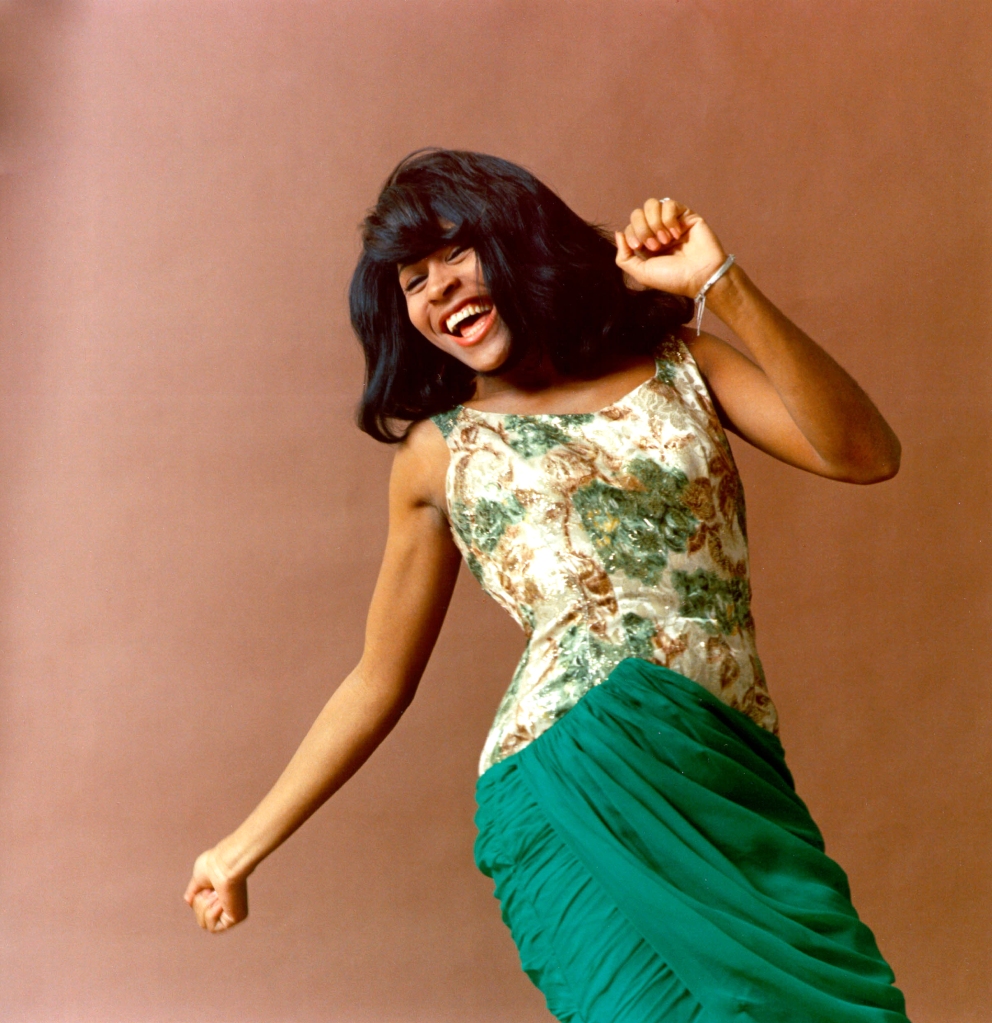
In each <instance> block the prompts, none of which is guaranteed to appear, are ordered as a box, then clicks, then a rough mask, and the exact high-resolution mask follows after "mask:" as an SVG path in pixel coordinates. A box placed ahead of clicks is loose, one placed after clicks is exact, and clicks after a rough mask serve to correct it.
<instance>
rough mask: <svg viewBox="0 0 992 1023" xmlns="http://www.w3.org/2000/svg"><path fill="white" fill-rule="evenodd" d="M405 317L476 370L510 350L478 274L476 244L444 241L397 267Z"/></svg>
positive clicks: (489, 368)
mask: <svg viewBox="0 0 992 1023" xmlns="http://www.w3.org/2000/svg"><path fill="white" fill-rule="evenodd" d="M399 275H400V287H401V288H402V289H403V294H404V296H405V298H406V308H407V312H408V314H409V316H410V322H411V323H412V324H413V325H414V326H415V327H416V328H417V330H419V331H420V333H421V334H423V335H424V337H426V338H427V340H428V341H430V343H431V344H433V345H437V347H438V348H440V349H441V350H442V351H445V352H447V353H448V354H449V355H453V356H454V357H455V358H456V359H458V360H459V362H464V363H465V365H466V366H470V367H471V368H472V369H474V370H476V371H477V372H479V373H492V372H494V371H496V370H497V369H499V367H500V366H501V365H502V364H503V363H504V362H505V361H506V357H507V356H508V355H509V354H510V332H509V330H508V329H507V327H506V324H505V323H503V321H502V320H501V319H500V317H499V313H497V312H496V307H495V306H494V305H493V303H492V299H491V298H490V297H489V292H488V291H487V290H486V285H485V283H484V282H483V280H482V267H481V266H480V265H479V262H478V260H477V259H476V256H475V249H470V248H465V247H463V246H458V245H446V246H445V247H444V248H442V249H438V250H437V251H436V252H432V253H431V254H430V255H429V256H426V257H424V258H423V259H420V260H417V262H415V263H406V264H403V265H401V266H400V267H399Z"/></svg>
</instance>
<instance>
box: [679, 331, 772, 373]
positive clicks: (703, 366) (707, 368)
mask: <svg viewBox="0 0 992 1023" xmlns="http://www.w3.org/2000/svg"><path fill="white" fill-rule="evenodd" d="M679 337H680V338H681V340H682V341H683V343H684V344H685V346H686V348H688V349H689V351H690V352H691V353H692V357H693V359H695V360H696V365H697V366H698V367H699V371H700V372H701V373H702V374H703V376H704V377H710V376H713V375H714V374H716V373H719V372H720V371H721V369H724V370H726V369H727V368H729V367H737V368H738V369H741V368H743V367H744V366H750V367H753V368H754V369H758V366H757V365H756V364H755V363H753V362H752V361H751V360H750V359H749V358H748V357H747V356H746V355H744V354H743V353H742V352H740V351H738V350H737V349H736V348H734V346H733V345H731V344H728V343H727V342H726V341H724V340H723V339H722V338H719V337H716V336H715V335H714V334H707V333H706V332H705V331H703V333H701V334H697V333H696V332H695V331H694V330H693V329H692V328H691V327H686V326H684V327H681V328H680V329H679ZM759 372H760V370H759Z"/></svg>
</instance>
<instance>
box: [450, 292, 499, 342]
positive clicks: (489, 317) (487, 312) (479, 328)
mask: <svg viewBox="0 0 992 1023" xmlns="http://www.w3.org/2000/svg"><path fill="white" fill-rule="evenodd" d="M495 315H496V310H495V308H494V307H493V305H492V303H490V302H486V301H478V302H467V303H466V304H465V305H463V306H461V308H459V309H456V310H455V311H454V312H453V313H451V315H450V316H448V318H447V319H446V320H445V321H444V332H445V333H446V334H450V335H451V336H452V337H453V338H454V339H455V340H456V341H458V342H459V343H461V344H472V343H474V342H475V341H478V340H479V339H480V338H481V337H482V335H483V334H485V332H486V331H487V330H488V329H489V327H490V325H491V324H492V322H493V320H494V319H495Z"/></svg>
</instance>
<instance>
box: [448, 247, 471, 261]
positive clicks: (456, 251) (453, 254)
mask: <svg viewBox="0 0 992 1023" xmlns="http://www.w3.org/2000/svg"><path fill="white" fill-rule="evenodd" d="M466 252H468V249H467V248H466V247H465V246H464V245H456V246H455V247H454V248H453V249H452V250H451V251H450V252H449V253H448V262H449V263H453V262H454V261H455V260H456V259H461V257H462V256H464V255H465V253H466Z"/></svg>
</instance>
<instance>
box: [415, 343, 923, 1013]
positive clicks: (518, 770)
mask: <svg viewBox="0 0 992 1023" xmlns="http://www.w3.org/2000/svg"><path fill="white" fill-rule="evenodd" d="M655 367H656V368H655V374H654V376H653V377H652V378H651V379H649V380H647V381H645V382H644V383H643V384H641V385H640V386H638V387H636V388H635V389H634V390H632V391H631V392H629V393H628V394H627V395H625V396H624V397H623V398H620V399H619V400H618V401H616V402H613V403H612V404H611V405H608V406H607V407H605V408H603V409H601V410H600V411H598V412H596V413H588V414H537V415H513V414H504V413H495V412H483V411H479V410H476V409H469V408H466V407H464V406H457V407H456V408H454V409H452V410H451V411H450V412H446V413H442V414H440V415H437V416H434V417H433V421H434V423H435V424H436V425H437V426H438V428H439V429H440V430H441V432H442V434H443V435H444V437H445V440H446V442H447V444H448V448H449V450H450V453H451V459H450V464H449V468H448V474H447V481H446V490H447V499H448V511H449V519H450V523H451V528H452V535H453V537H454V540H455V543H456V544H457V545H458V547H459V549H460V550H461V552H462V554H463V556H464V558H465V560H466V562H467V564H468V567H469V568H470V570H471V571H472V573H473V574H474V575H475V577H476V578H477V579H478V581H479V582H480V584H481V585H482V587H483V588H484V589H485V590H486V591H487V592H488V593H489V594H490V595H491V596H492V597H493V598H494V599H495V600H496V601H497V602H498V603H499V604H501V605H502V606H503V607H504V608H505V609H506V610H507V611H508V612H509V613H510V615H511V616H512V617H513V618H514V619H515V620H516V622H517V623H518V624H519V625H520V626H521V628H522V629H523V630H524V633H525V635H526V637H527V644H526V647H525V649H524V652H523V655H522V657H521V659H520V662H519V664H518V666H517V669H516V671H515V673H514V675H513V678H512V680H511V682H510V685H509V688H508V689H507V692H506V694H505V696H504V697H503V700H502V701H501V703H500V706H499V708H498V710H497V713H496V718H495V721H494V722H493V726H492V728H491V730H490V733H489V736H488V738H487V740H486V742H485V745H484V748H483V751H482V755H481V758H480V763H479V770H480V778H479V781H478V783H477V787H476V798H477V802H478V811H477V813H476V824H477V826H478V829H479V835H478V838H477V840H476V846H475V856H476V863H477V865H478V866H479V868H480V870H482V871H483V873H485V874H486V875H487V876H489V877H491V878H493V880H494V881H495V884H496V891H495V894H496V896H497V898H498V899H499V900H500V903H501V909H502V914H503V918H504V920H505V921H506V923H507V924H508V926H509V927H510V930H511V933H512V935H513V938H514V941H515V942H516V944H517V948H518V950H519V952H520V957H521V963H522V965H523V968H524V969H525V970H526V972H527V973H528V975H529V976H530V977H531V979H532V980H533V981H534V983H535V984H536V985H537V986H538V987H539V988H540V989H541V991H542V992H543V993H544V995H545V997H546V999H547V1003H548V1008H549V1009H550V1011H551V1012H552V1013H553V1014H554V1015H555V1016H556V1017H557V1018H558V1019H559V1020H562V1021H565V1023H568V1021H573V1020H574V1021H581V1023H654V1021H658V1023H682V1021H690V1020H696V1021H706V1023H717V1021H720V1023H723V1021H731V1020H733V1021H742V1023H743V1021H754V1023H758V1021H761V1023H779V1021H781V1023H795V1021H796V1020H799V1019H801V1020H803V1021H804V1023H818V1021H822V1023H869V1021H871V1023H905V1021H906V1016H905V1006H904V1000H903V997H902V994H901V992H900V991H899V990H898V988H896V987H895V986H894V984H893V981H894V977H893V974H892V970H891V968H890V967H889V966H888V964H887V963H886V962H885V960H884V959H883V958H882V956H881V953H880V952H879V950H878V947H877V945H876V943H875V939H874V937H873V935H872V933H871V931H870V930H869V929H868V927H867V926H865V924H863V923H862V922H861V921H860V920H859V918H858V916H857V913H856V911H855V909H854V907H853V905H852V904H851V901H850V891H849V887H848V882H847V877H846V875H845V874H844V872H843V870H842V869H841V868H840V867H839V866H838V865H837V864H836V863H835V862H834V861H833V860H832V859H830V858H829V857H828V856H827V855H826V854H825V852H824V845H823V838H822V836H821V834H820V832H819V829H818V828H817V826H816V824H815V823H814V822H813V820H812V818H811V817H810V815H809V812H808V810H807V808H806V806H805V804H804V803H803V802H802V800H801V799H800V798H799V796H798V795H797V794H796V792H795V786H794V784H793V779H792V776H791V774H790V773H789V770H788V768H787V766H786V764H785V759H784V751H783V748H782V745H781V743H780V741H779V739H778V718H777V714H776V711H775V707H774V704H773V703H772V701H771V699H770V697H769V695H768V690H767V687H766V683H765V678H764V673H763V671H762V668H761V662H760V660H759V658H758V654H757V650H756V648H755V640H754V622H753V619H752V616H751V610H750V586H749V581H748V555H747V531H746V518H745V507H744V496H743V488H742V486H741V481H740V477H739V475H738V473H737V469H736V466H735V464H734V460H733V456H732V454H731V449H730V445H729V442H728V441H727V437H726V435H725V433H724V431H723V428H722V426H721V424H720V421H719V418H718V416H717V414H716V410H715V408H714V405H713V401H712V399H711V397H710V394H709V391H708V389H707V387H706V384H705V381H704V380H703V378H702V376H701V374H700V372H699V369H698V367H697V366H696V363H695V361H694V359H693V357H692V354H691V353H690V352H689V350H688V348H687V347H686V345H685V344H684V342H683V341H682V340H681V339H679V338H677V337H674V336H672V337H668V338H666V339H665V340H664V342H663V343H662V344H661V346H660V347H659V349H658V350H657V353H656V357H655Z"/></svg>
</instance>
